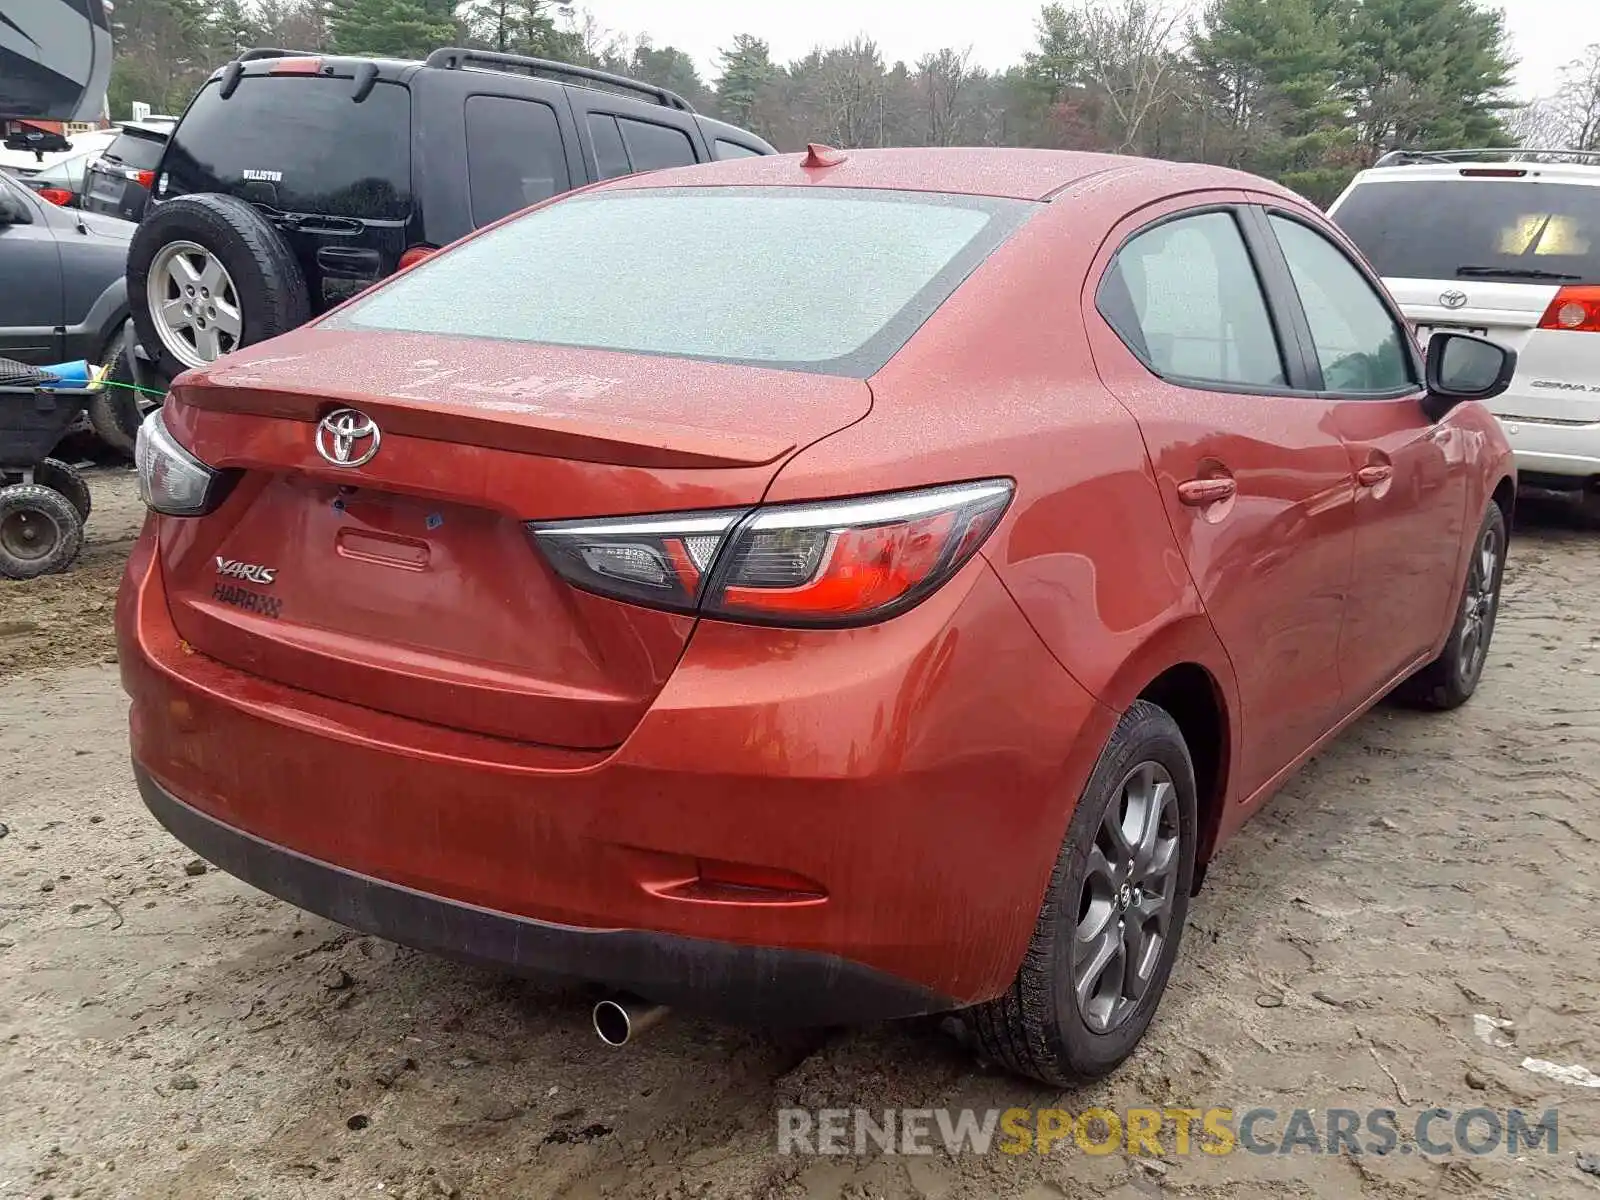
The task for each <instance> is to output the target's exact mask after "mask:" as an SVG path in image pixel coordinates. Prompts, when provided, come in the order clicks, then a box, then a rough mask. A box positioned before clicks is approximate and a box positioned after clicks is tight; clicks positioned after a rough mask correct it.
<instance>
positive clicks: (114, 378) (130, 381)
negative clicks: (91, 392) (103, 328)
mask: <svg viewBox="0 0 1600 1200" xmlns="http://www.w3.org/2000/svg"><path fill="white" fill-rule="evenodd" d="M130 324H131V322H130ZM100 362H101V365H102V366H105V367H107V368H109V369H108V370H107V371H106V386H105V387H103V388H101V389H100V391H99V392H97V393H96V394H95V397H94V399H93V400H91V401H89V427H90V428H91V429H93V430H94V435H95V437H97V438H99V439H100V440H101V441H102V442H103V443H105V445H106V446H108V447H110V448H111V449H112V450H115V451H117V452H118V453H119V454H125V455H127V456H128V457H129V458H132V457H133V443H134V439H135V438H136V437H138V435H139V425H140V423H141V422H142V421H143V420H144V418H145V413H146V411H147V410H148V409H149V408H150V407H151V406H150V405H148V404H146V403H145V402H144V398H143V397H142V396H141V395H140V394H139V392H138V390H137V388H138V385H137V383H136V381H135V379H134V375H133V364H132V362H131V361H130V360H129V357H128V347H127V338H126V336H125V335H124V333H122V332H119V333H118V334H117V336H116V337H114V338H112V339H111V344H110V345H109V346H107V347H106V349H105V352H104V353H103V354H102V355H101V358H100Z"/></svg>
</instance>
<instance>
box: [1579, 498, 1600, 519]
mask: <svg viewBox="0 0 1600 1200" xmlns="http://www.w3.org/2000/svg"><path fill="white" fill-rule="evenodd" d="M1578 517H1579V518H1580V519H1581V520H1582V521H1583V522H1584V524H1586V525H1588V526H1589V527H1590V528H1591V529H1600V490H1595V491H1589V492H1584V493H1583V495H1581V496H1579V497H1578Z"/></svg>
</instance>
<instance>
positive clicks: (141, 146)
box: [106, 133, 167, 171]
mask: <svg viewBox="0 0 1600 1200" xmlns="http://www.w3.org/2000/svg"><path fill="white" fill-rule="evenodd" d="M166 148H167V139H166V138H164V137H159V136H152V137H141V136H140V135H139V134H137V133H124V134H122V135H120V136H119V137H118V138H117V140H116V141H114V142H112V143H111V147H110V149H108V150H107V151H106V157H107V158H114V159H116V160H117V161H118V162H119V163H121V164H122V165H123V166H125V167H132V168H133V169H134V170H136V171H153V170H155V167H156V164H157V163H158V162H160V161H161V152H162V151H163V150H165V149H166Z"/></svg>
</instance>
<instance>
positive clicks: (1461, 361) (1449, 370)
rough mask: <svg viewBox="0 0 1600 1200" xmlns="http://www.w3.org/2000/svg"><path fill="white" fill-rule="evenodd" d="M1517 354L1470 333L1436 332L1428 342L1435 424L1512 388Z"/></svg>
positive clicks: (1431, 408)
mask: <svg viewBox="0 0 1600 1200" xmlns="http://www.w3.org/2000/svg"><path fill="white" fill-rule="evenodd" d="M1516 373H1517V352H1516V351H1515V350H1508V349H1507V348H1506V347H1504V346H1501V345H1499V344H1497V343H1495V342H1491V341H1489V340H1487V339H1486V338H1481V337H1474V336H1472V335H1471V334H1468V333H1443V332H1441V333H1436V334H1434V335H1433V337H1432V339H1430V340H1429V342H1428V379H1427V382H1428V395H1427V397H1426V399H1425V400H1424V401H1423V406H1424V408H1426V409H1427V412H1428V415H1429V416H1430V417H1432V418H1433V419H1434V420H1435V421H1437V420H1439V418H1441V417H1443V416H1444V415H1445V413H1447V412H1449V411H1450V410H1451V409H1452V408H1454V407H1455V406H1456V405H1458V404H1461V403H1463V402H1465V401H1467V400H1492V399H1494V398H1495V397H1496V396H1498V395H1500V393H1502V392H1504V391H1505V390H1506V389H1507V388H1508V387H1510V386H1511V380H1512V377H1513V376H1514V375H1516Z"/></svg>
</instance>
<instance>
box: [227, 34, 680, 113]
mask: <svg viewBox="0 0 1600 1200" xmlns="http://www.w3.org/2000/svg"><path fill="white" fill-rule="evenodd" d="M252 53H258V52H256V51H252ZM475 63H481V64H482V65H484V66H486V67H491V68H501V69H504V68H508V67H509V68H513V69H518V70H521V71H524V72H526V73H527V74H529V75H534V76H553V77H555V78H557V79H581V80H584V81H585V82H588V83H599V84H604V85H606V86H608V87H613V88H619V89H621V90H622V91H626V92H633V93H635V94H637V95H642V96H648V97H649V98H650V99H652V100H654V101H655V102H656V103H657V104H661V105H665V106H666V107H667V108H676V109H679V110H680V111H682V112H690V113H692V112H693V111H694V107H693V106H692V105H691V104H690V103H689V102H688V101H687V100H685V99H684V98H683V97H682V96H680V95H678V93H677V92H673V91H668V90H667V89H666V88H664V87H657V86H656V85H655V84H653V83H645V82H644V81H643V80H639V79H629V78H628V77H627V76H626V75H613V74H612V73H611V72H610V71H596V70H594V69H593V68H591V67H579V66H575V65H573V64H572V63H564V62H557V61H556V60H555V59H553V58H531V57H529V56H528V55H526V54H501V53H499V52H498V51H494V50H472V49H469V48H468V47H466V46H442V47H440V48H439V49H437V50H435V51H434V52H433V53H432V54H430V55H428V57H427V58H426V59H424V60H423V64H422V65H423V66H425V67H443V68H444V69H445V70H447V71H459V70H462V69H464V68H466V67H469V66H471V65H473V64H475Z"/></svg>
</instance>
